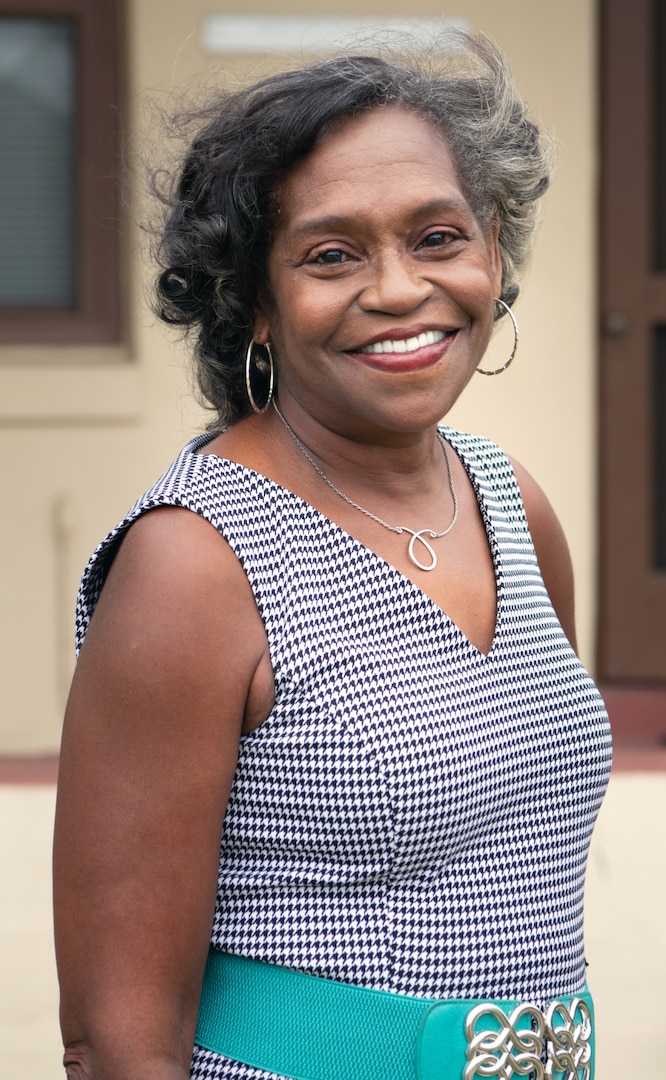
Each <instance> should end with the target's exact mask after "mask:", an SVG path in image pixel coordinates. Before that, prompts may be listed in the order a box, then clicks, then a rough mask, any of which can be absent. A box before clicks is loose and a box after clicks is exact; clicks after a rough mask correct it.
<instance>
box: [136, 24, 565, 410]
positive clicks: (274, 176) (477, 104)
mask: <svg viewBox="0 0 666 1080" xmlns="http://www.w3.org/2000/svg"><path fill="white" fill-rule="evenodd" d="M446 44H447V48H446V49H445V50H444V51H443V52H442V53H438V54H437V55H436V56H435V55H434V54H433V55H432V56H429V57H421V58H420V59H419V60H418V62H416V63H411V64H409V65H406V64H404V63H401V62H397V61H395V60H389V59H385V58H382V57H380V56H355V55H350V56H339V57H334V58H331V59H327V60H322V61H320V62H318V63H315V64H312V65H310V66H308V67H305V68H301V69H299V70H295V71H285V72H282V73H280V74H277V75H272V76H270V77H268V78H265V79H262V80H261V82H258V83H256V84H255V85H253V86H249V87H246V88H244V89H241V90H238V91H234V92H225V93H221V94H219V95H218V96H217V97H216V99H215V100H214V101H213V102H212V103H210V104H209V105H208V106H207V107H206V108H205V109H203V110H200V111H199V112H198V113H197V114H196V116H195V120H196V122H197V123H198V132H197V134H196V137H195V138H194V141H193V142H192V145H191V147H190V149H189V150H188V152H187V154H186V155H185V159H184V162H183V166H182V171H181V173H180V175H179V176H177V177H176V178H175V179H174V180H173V182H172V185H171V190H170V191H169V192H168V193H166V194H164V193H163V198H164V201H165V202H166V205H167V216H166V220H165V222H164V225H163V229H162V234H161V240H160V245H159V253H158V258H159V262H160V265H161V266H162V267H163V270H162V273H161V274H160V276H159V278H158V281H157V299H158V312H159V315H160V317H161V318H162V319H163V320H164V321H165V322H167V323H173V324H178V325H180V326H183V327H185V328H187V329H196V332H197V340H196V350H195V356H196V361H197V376H198V382H199V387H200V390H201V392H202V394H203V396H204V398H205V399H207V401H208V402H210V404H211V405H212V406H213V407H214V408H215V409H216V410H217V414H218V422H219V424H221V425H222V426H225V425H228V424H230V423H233V422H234V421H235V420H237V419H239V418H240V417H241V416H243V415H245V414H246V413H247V412H248V411H249V405H248V402H247V397H246V393H245V383H244V375H243V366H244V355H245V350H246V349H247V346H248V344H249V342H250V339H251V336H252V327H253V321H254V306H255V302H256V297H257V291H258V289H259V288H261V287H262V286H265V285H267V281H266V259H267V253H268V249H269V246H270V238H271V237H270V233H271V205H272V202H271V200H272V196H273V194H274V191H275V189H276V186H277V182H278V179H279V176H280V173H281V172H282V171H283V170H284V169H288V168H289V167H290V166H291V165H292V164H293V163H294V162H295V161H297V160H298V158H300V157H302V156H303V155H304V154H307V153H308V151H310V150H311V149H312V148H313V147H314V146H315V145H317V143H318V142H319V141H320V140H321V139H322V138H323V137H324V136H325V134H326V132H327V131H328V130H329V129H330V128H331V126H332V125H333V124H334V123H335V122H336V121H337V120H339V119H340V118H342V117H345V116H351V115H354V114H358V113H360V112H363V111H368V110H370V109H375V108H378V107H381V106H386V105H396V106H400V107H401V108H404V109H408V110H410V111H412V112H414V113H416V114H417V115H419V116H421V117H422V118H424V119H426V120H428V121H430V122H431V123H432V124H434V125H435V126H436V127H437V128H438V129H439V130H440V131H441V132H442V133H443V134H444V136H445V137H446V139H447V141H448V143H449V146H450V147H451V149H452V152H453V154H454V158H455V161H456V165H457V168H458V172H459V176H460V182H461V184H462V187H463V190H464V192H465V196H466V198H467V200H468V201H469V203H470V206H471V207H472V209H473V210H474V212H475V214H476V215H477V217H478V218H479V220H480V222H481V223H482V224H484V225H486V224H488V223H489V222H490V221H491V220H492V218H493V216H494V215H497V216H498V218H499V222H500V231H499V247H500V253H501V257H502V267H503V277H502V292H501V297H502V299H503V300H505V301H506V302H507V303H509V304H511V303H512V302H513V301H514V300H515V298H516V296H517V295H518V284H517V281H516V277H517V273H518V271H519V270H520V269H521V268H522V267H523V266H524V264H525V262H526V259H527V256H528V252H529V246H530V240H531V236H532V233H533V229H534V225H535V221H536V216H535V215H536V206H535V201H536V200H537V199H538V198H539V196H540V195H542V194H543V192H544V191H545V189H546V187H547V186H548V180H549V165H550V145H549V141H548V139H547V138H544V136H543V135H542V134H541V133H540V132H539V130H538V129H537V127H536V126H535V124H534V123H533V122H532V121H531V120H530V119H529V117H528V116H527V113H526V109H525V106H524V105H523V103H522V102H521V101H520V99H519V98H518V96H517V93H516V91H515V87H514V85H513V81H512V79H511V75H510V73H509V71H508V69H507V66H506V62H505V60H504V58H503V56H502V54H501V53H500V51H499V50H498V49H497V47H496V46H495V45H494V44H493V43H492V42H491V41H490V40H489V39H488V38H486V37H483V36H471V35H467V34H459V33H458V34H456V35H455V37H454V38H453V39H452V40H449V41H447V43H446Z"/></svg>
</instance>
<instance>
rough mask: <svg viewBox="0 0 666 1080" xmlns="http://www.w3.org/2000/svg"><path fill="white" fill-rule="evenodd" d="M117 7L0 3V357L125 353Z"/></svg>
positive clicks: (112, 0) (24, 0) (82, 0)
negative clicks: (66, 349) (47, 347)
mask: <svg viewBox="0 0 666 1080" xmlns="http://www.w3.org/2000/svg"><path fill="white" fill-rule="evenodd" d="M120 8H121V3H120V0H60V2H56V0H20V2H18V0H14V2H13V3H12V2H11V0H0V159H1V160H2V162H3V166H2V169H1V170H0V250H1V251H2V258H1V259H0V345H2V344H10V343H11V344H21V343H25V344H30V343H34V344H49V343H50V344H84V343H90V344H92V343H95V344H101V343H114V342H118V341H119V339H120V333H121V318H120V315H121V312H120V307H121V303H120V300H121V297H120V280H119V277H120V183H119V163H120V147H119V134H120V114H119V106H120V72H119V55H120V42H121V33H120V19H121V11H120Z"/></svg>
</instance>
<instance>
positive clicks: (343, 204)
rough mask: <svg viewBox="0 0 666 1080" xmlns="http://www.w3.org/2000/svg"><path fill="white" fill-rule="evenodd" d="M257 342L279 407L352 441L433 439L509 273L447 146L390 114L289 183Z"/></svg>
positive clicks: (357, 124) (302, 167)
mask: <svg viewBox="0 0 666 1080" xmlns="http://www.w3.org/2000/svg"><path fill="white" fill-rule="evenodd" d="M277 206H278V210H277V213H276V224H275V229H274V234H273V243H272V247H271V249H270V252H269V257H268V279H269V284H270V290H271V295H270V296H265V297H262V298H261V300H260V303H259V307H258V311H257V318H256V323H255V334H256V336H257V337H258V338H261V340H266V339H268V340H269V341H270V342H271V343H272V346H273V349H274V353H275V356H276V363H277V369H278V379H279V394H280V401H281V402H282V404H283V405H285V403H287V401H288V399H289V398H291V399H293V400H294V401H295V402H297V403H298V405H299V406H300V407H301V408H302V409H303V410H305V412H306V413H307V414H308V415H309V416H310V417H312V418H313V419H314V420H315V421H317V422H318V423H320V424H323V425H324V426H326V427H327V428H330V429H331V430H335V431H338V432H339V433H341V434H346V435H348V436H351V437H357V438H361V439H364V438H365V439H368V438H372V437H373V436H374V437H377V436H378V435H379V433H380V432H383V433H384V434H385V435H388V434H389V433H390V432H410V431H411V432H416V431H423V430H425V428H427V427H429V426H430V425H432V424H433V423H435V422H436V421H437V420H439V419H440V418H441V417H442V416H444V415H445V414H446V413H447V412H448V410H449V409H450V408H451V406H452V405H453V403H454V402H455V401H456V399H457V398H458V396H459V395H460V393H461V392H462V390H463V388H464V387H465V385H466V384H467V382H468V380H469V379H470V377H471V375H472V374H473V372H474V369H475V368H476V367H477V365H478V364H479V362H480V359H481V357H482V355H483V352H484V351H485V348H486V346H487V344H488V340H489V337H490V333H491V329H492V316H493V306H494V305H493V297H494V296H497V295H498V294H499V289H500V284H501V265H500V258H499V253H498V247H497V231H496V228H495V227H492V228H491V229H489V230H484V229H482V227H481V226H480V224H479V222H478V221H477V219H476V217H475V216H474V214H473V212H472V210H471V208H470V206H469V204H468V203H467V200H466V199H465V196H464V194H463V192H462V189H461V185H460V182H459V180H458V176H457V172H456V167H455V164H454V161H453V157H452V155H451V152H450V151H449V148H448V146H447V143H446V142H445V140H444V139H443V137H442V136H441V135H440V134H439V132H438V131H437V129H436V128H434V127H433V126H432V125H431V124H429V123H428V122H427V121H424V120H422V119H421V118H419V117H418V116H416V115H415V114H413V113H411V112H407V111H406V110H403V109H399V108H382V109H376V110H374V111H372V112H369V113H365V114H363V115H361V116H358V117H354V118H351V119H349V120H346V121H344V122H343V123H342V124H341V125H340V127H339V128H337V129H336V130H335V131H334V132H333V133H332V134H330V135H328V136H327V137H326V138H325V139H324V140H323V141H322V143H321V144H320V145H319V146H317V147H316V148H315V149H314V150H312V151H311V152H310V153H309V154H308V155H307V156H306V157H304V158H302V159H301V160H300V161H298V162H297V163H296V164H295V165H294V166H293V167H292V168H291V169H290V171H289V173H288V174H287V176H286V177H285V179H284V181H283V182H282V184H281V187H280V189H279V191H278V203H277Z"/></svg>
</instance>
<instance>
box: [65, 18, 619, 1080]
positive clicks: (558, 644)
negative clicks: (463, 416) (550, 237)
mask: <svg viewBox="0 0 666 1080" xmlns="http://www.w3.org/2000/svg"><path fill="white" fill-rule="evenodd" d="M547 169H548V166H547V153H546V150H545V149H544V142H543V139H542V138H541V136H540V135H539V133H538V131H537V129H536V128H535V126H534V125H533V123H532V122H531V121H530V120H529V119H528V118H527V116H526V113H525V109H524V108H523V106H522V104H521V103H520V102H519V101H518V99H517V97H516V95H515V92H514V90H513V87H512V84H511V81H510V78H509V76H508V74H507V72H506V69H505V66H504V62H503V60H502V58H501V57H500V56H499V55H498V53H497V51H496V50H495V48H494V47H493V46H492V45H491V44H490V43H488V42H487V41H485V40H483V39H465V42H464V51H463V52H462V53H461V52H460V51H459V50H458V51H456V52H455V53H452V54H451V55H450V56H449V57H448V59H447V60H446V63H445V64H444V69H443V70H441V71H438V72H436V73H435V74H432V73H424V72H419V71H417V70H415V69H408V68H406V67H403V66H401V65H399V64H395V63H388V62H385V61H383V60H380V59H377V58H358V57H357V58H337V59H333V60H329V61H325V62H322V63H319V64H316V65H314V66H312V67H309V68H306V69H304V70H302V71H296V72H290V73H287V74H283V75H279V76H276V77H273V78H269V79H267V80H265V81H264V82H262V83H260V84H258V85H257V86H255V87H252V88H250V89H249V90H243V91H241V92H238V93H236V94H231V95H228V96H227V97H226V98H225V99H224V100H223V102H222V104H219V103H218V104H217V106H216V108H215V110H214V111H213V112H212V113H211V114H210V116H209V118H208V120H207V122H206V124H205V125H204V126H203V128H202V129H201V130H200V131H199V133H198V135H197V138H196V140H195V141H194V143H193V145H192V147H191V149H190V151H189V152H188V155H187V156H186V158H185V161H184V165H183V169H182V174H181V176H180V178H179V180H178V184H177V188H176V190H175V192H174V196H173V200H172V204H171V209H170V213H169V217H168V220H167V222H166V226H165V230H164V234H163V243H162V257H163V260H164V263H163V265H164V267H165V269H164V272H163V273H162V275H161V277H160V280H159V287H158V290H159V295H160V298H161V305H162V314H163V317H164V318H165V319H166V320H167V321H170V322H175V323H179V324H181V325H184V326H187V327H192V328H196V329H197V332H198V339H197V358H198V365H199V375H200V381H201V385H202V387H203V390H204V393H205V394H206V396H207V398H208V400H209V401H210V402H211V404H212V405H213V406H214V407H215V409H216V410H217V414H218V420H217V423H216V426H215V430H214V431H213V432H212V433H210V434H208V435H205V436H202V437H199V438H198V439H196V440H194V442H193V443H191V444H190V445H189V447H187V448H186V449H185V450H184V451H183V453H182V454H181V456H180V457H179V459H178V460H177V462H176V463H175V464H174V466H172V467H171V469H170V470H169V471H168V472H167V473H166V474H165V476H164V477H163V478H162V480H160V481H159V482H158V483H157V484H156V485H155V487H154V488H153V489H151V491H149V492H148V493H147V494H146V495H145V496H144V497H143V498H142V499H141V500H139V502H138V503H137V504H136V506H135V507H134V508H133V510H132V511H131V512H130V514H129V515H128V517H127V518H126V519H125V520H124V522H122V523H121V525H120V526H119V527H118V528H117V529H116V530H114V531H113V532H112V533H111V534H110V535H109V537H107V539H106V540H105V541H104V543H103V544H102V545H101V547H100V548H99V549H98V551H97V552H96V554H95V556H94V557H93V559H92V560H91V563H90V565H89V567H88V569H87V571H86V574H85V576H84V582H83V586H82V592H81V596H80V603H79V610H78V630H79V643H80V644H81V643H82V641H83V637H84V635H85V644H83V648H82V649H81V653H80V658H79V662H78V665H77V671H76V676H75V679H74V684H73V687H72V692H71V697H70V702H69V705H68V710H67V717H66V722H65V730H64V736H63V748H62V758H61V780H60V793H59V803H58V818H57V836H56V849H55V894H56V934H57V943H58V959H59V968H60V978H61V983H62V1025H63V1033H64V1040H65V1045H66V1053H65V1062H66V1065H67V1069H68V1075H69V1076H70V1078H71V1080H79V1078H84V1077H85V1078H86V1080H123V1078H125V1077H130V1076H131V1077H138V1076H140V1077H141V1078H142V1080H183V1078H184V1077H186V1076H187V1074H188V1069H189V1068H190V1067H191V1076H192V1077H195V1078H204V1077H206V1078H212V1077H215V1078H217V1077H238V1078H241V1077H242V1078H247V1080H250V1078H252V1080H259V1078H266V1077H270V1076H292V1077H301V1078H304V1080H319V1078H320V1077H321V1078H322V1080H324V1078H327V1077H336V1078H351V1077H355V1078H360V1077H367V1078H368V1080H370V1078H372V1080H379V1078H380V1077H381V1078H385V1080H389V1078H390V1080H401V1078H402V1077H405V1078H406V1077H413V1076H416V1075H418V1076H419V1077H421V1078H422V1080H427V1078H428V1077H431V1076H432V1077H434V1076H438V1077H439V1078H440V1080H452V1078H453V1077H456V1078H458V1077H461V1076H463V1072H464V1075H465V1077H472V1076H476V1075H501V1076H505V1077H509V1076H513V1075H527V1074H528V1073H531V1074H533V1075H534V1076H543V1075H546V1074H545V1073H544V1069H549V1070H550V1072H548V1073H547V1075H551V1074H552V1073H553V1070H555V1072H554V1075H557V1076H559V1075H562V1076H567V1077H571V1078H573V1077H574V1076H575V1077H576V1078H578V1077H583V1076H585V1077H589V1076H591V1075H592V1074H591V1069H592V1064H591V1061H590V1058H591V1036H590V1030H589V1028H590V1022H591V1021H590V1003H589V998H588V997H587V996H586V994H585V961H584V956H583V951H582V950H583V945H582V896H583V878H584V868H585V860H586V856H587V849H588V844H589V839H590V834H591V830H592V827H593V823H594V819H595V817H596V813H597V811H598V808H599V805H600V802H601V799H602V797H603V792H604V789H605V785H606V783H607V778H608V769H609V757H610V745H609V744H610V740H609V733H608V726H607V719H606V717H605V713H604V710H603V706H602V703H601V700H600V698H599V696H598V693H597V691H596V689H595V688H594V686H593V684H592V682H591V680H590V679H589V676H588V675H587V674H586V673H585V672H584V670H583V669H582V667H581V665H580V664H579V662H578V660H577V659H576V656H575V653H574V651H573V647H575V638H574V624H573V590H572V572H571V564H570V559H569V555H568V552H567V548H566V543H565V541H564V538H563V535H562V532H561V529H560V526H559V525H558V523H557V520H556V518H555V516H554V514H553V511H552V509H551V508H550V506H549V504H548V502H547V501H546V499H545V497H544V495H543V494H542V493H541V491H540V490H539V488H538V487H537V486H536V484H535V483H534V481H533V480H532V479H531V478H530V477H529V476H528V475H527V473H526V472H525V471H524V470H523V469H522V468H520V467H519V466H518V465H517V464H516V463H513V464H510V463H509V461H508V460H507V459H506V457H505V456H504V455H503V454H502V452H501V451H500V450H498V449H497V447H495V446H493V445H492V444H490V443H488V442H487V441H486V440H484V439H481V438H478V437H474V436H467V435H462V434H460V433H457V432H454V431H451V430H449V429H447V428H443V429H439V428H438V422H439V420H440V418H441V417H443V416H445V415H446V414H447V412H448V411H449V409H450V408H451V406H452V405H453V404H454V402H455V401H456V400H457V399H458V397H459V395H460V394H461V392H462V391H463V389H464V387H465V385H466V384H467V382H468V381H469V380H470V378H471V377H472V376H473V374H474V372H475V371H477V370H484V369H483V356H484V352H485V350H486V346H487V344H488V341H489V338H490V336H491V333H492V330H493V324H494V321H495V320H496V319H497V318H498V317H499V316H500V315H501V314H502V313H506V312H507V311H508V312H509V314H510V316H511V319H512V320H513V315H512V314H511V312H510V305H511V303H512V302H513V300H514V299H515V297H516V295H517V291H518V287H517V283H516V276H517V271H518V270H519V269H520V268H521V267H522V265H523V264H524V261H525V256H526V251H527V246H528V243H529V238H530V234H531V231H532V228H533V224H534V214H535V205H536V200H537V199H538V197H539V196H540V194H541V193H542V192H543V191H544V189H545V187H546V186H547V178H548V171H547ZM514 325H515V324H514ZM514 351H515V349H514ZM512 357H513V353H512V354H511V358H512ZM504 366H506V365H504ZM271 399H272V400H271ZM148 511H150V512H148ZM193 511H194V512H193ZM525 515H526V517H525ZM528 522H529V529H528V524H527V523H528ZM130 525H131V528H130ZM211 526H212V527H211ZM121 541H122V543H121ZM102 586H104V588H103V591H102ZM93 611H94V615H93ZM91 617H92V618H91ZM88 624H89V625H88ZM223 825H224V829H223ZM222 830H223V832H222ZM221 832H222V842H221V848H220V834H221ZM211 926H212V934H211ZM211 943H212V946H213V948H212V949H211V952H210V956H209V957H208V959H207V955H208V953H209V944H211ZM204 971H205V972H206V974H205V980H204ZM202 981H204V989H203V998H202V1002H201V1009H200V1013H199V1019H198V1020H197V1016H198V1012H199V1000H200V996H201V993H202ZM378 991H379V992H378ZM433 1001H434V1002H438V1001H439V1002H440V1003H439V1004H437V1003H435V1004H432V1002H433ZM442 1002H443V1004H442ZM503 1017H504V1018H505V1019H503ZM197 1023H198V1027H197ZM502 1027H504V1030H503V1032H501V1033H500V1034H498V1032H499V1031H500V1029H502ZM195 1029H196V1035H195ZM193 1044H194V1051H193ZM190 1059H191V1065H190ZM502 1069H503V1070H504V1071H501V1070H502ZM493 1070H494V1071H493ZM557 1070H560V1071H559V1072H558V1071H557Z"/></svg>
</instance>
